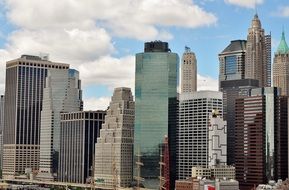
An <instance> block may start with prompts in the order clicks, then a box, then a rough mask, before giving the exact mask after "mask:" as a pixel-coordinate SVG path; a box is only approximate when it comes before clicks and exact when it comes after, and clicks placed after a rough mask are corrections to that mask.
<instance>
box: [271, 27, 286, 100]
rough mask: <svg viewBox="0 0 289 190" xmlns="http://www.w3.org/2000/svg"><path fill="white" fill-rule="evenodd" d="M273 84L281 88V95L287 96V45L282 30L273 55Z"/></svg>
mask: <svg viewBox="0 0 289 190" xmlns="http://www.w3.org/2000/svg"><path fill="white" fill-rule="evenodd" d="M273 86H275V87H279V88H281V95H284V96H289V47H288V45H287V43H286V40H285V33H284V31H283V32H282V37H281V41H280V44H279V46H278V48H277V51H276V52H275V56H274V63H273Z"/></svg>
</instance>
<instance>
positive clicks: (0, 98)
mask: <svg viewBox="0 0 289 190" xmlns="http://www.w3.org/2000/svg"><path fill="white" fill-rule="evenodd" d="M4 100H5V99H4V95H0V170H1V171H2V165H3V164H2V161H3V127H4Z"/></svg>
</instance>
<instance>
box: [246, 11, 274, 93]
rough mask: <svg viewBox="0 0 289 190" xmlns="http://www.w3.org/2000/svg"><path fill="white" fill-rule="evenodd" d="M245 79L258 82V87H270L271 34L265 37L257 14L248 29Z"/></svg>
mask: <svg viewBox="0 0 289 190" xmlns="http://www.w3.org/2000/svg"><path fill="white" fill-rule="evenodd" d="M245 78H246V79H257V80H259V86H260V87H266V86H271V34H270V35H265V31H264V29H263V28H262V26H261V21H260V20H259V17H258V15H257V14H256V15H255V16H254V18H253V20H252V24H251V28H249V29H248V36H247V48H246V61H245Z"/></svg>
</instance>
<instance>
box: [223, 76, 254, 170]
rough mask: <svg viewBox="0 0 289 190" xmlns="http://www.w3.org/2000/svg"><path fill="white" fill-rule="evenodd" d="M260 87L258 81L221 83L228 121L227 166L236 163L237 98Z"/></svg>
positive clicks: (224, 112) (228, 81) (244, 80)
mask: <svg viewBox="0 0 289 190" xmlns="http://www.w3.org/2000/svg"><path fill="white" fill-rule="evenodd" d="M258 86H259V82H258V80H255V79H240V80H225V81H220V90H221V91H222V92H223V105H224V111H223V115H224V120H226V121H227V142H230V143H228V144H227V164H228V165H233V164H234V163H235V102H236V98H238V97H243V96H249V95H250V93H251V89H252V88H257V87H258Z"/></svg>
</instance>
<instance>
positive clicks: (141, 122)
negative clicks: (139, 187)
mask: <svg viewBox="0 0 289 190" xmlns="http://www.w3.org/2000/svg"><path fill="white" fill-rule="evenodd" d="M178 63H179V57H178V55H177V54H176V53H171V52H169V51H167V52H145V53H139V54H137V55H136V75H135V132H134V138H135V144H134V154H135V158H136V155H137V154H138V153H140V154H141V162H142V163H143V164H144V166H143V167H142V168H141V177H143V178H144V179H145V181H144V182H143V184H144V185H145V187H146V188H150V189H158V185H159V179H158V176H159V174H160V171H159V168H160V166H159V161H160V147H161V144H162V143H163V140H164V137H165V136H168V138H169V149H170V178H171V179H172V180H174V179H175V144H176V143H175V140H176V139H175V134H176V125H177V122H176V121H177V79H178ZM134 171H135V172H136V166H135V168H134ZM135 175H136V173H135ZM172 180H171V182H170V183H171V186H173V184H174V181H172Z"/></svg>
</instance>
